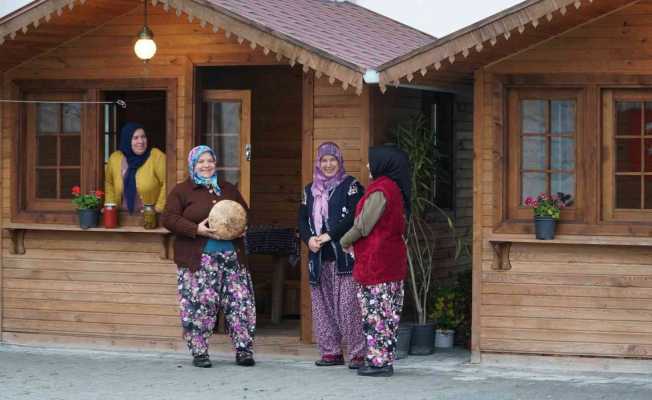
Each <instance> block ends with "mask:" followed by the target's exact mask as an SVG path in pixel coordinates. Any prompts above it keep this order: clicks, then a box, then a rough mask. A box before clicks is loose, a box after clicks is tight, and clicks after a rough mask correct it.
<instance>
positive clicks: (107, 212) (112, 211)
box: [102, 203, 118, 229]
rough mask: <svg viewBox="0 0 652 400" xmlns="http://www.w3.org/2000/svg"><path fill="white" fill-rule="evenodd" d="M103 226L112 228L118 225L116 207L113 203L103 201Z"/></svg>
mask: <svg viewBox="0 0 652 400" xmlns="http://www.w3.org/2000/svg"><path fill="white" fill-rule="evenodd" d="M102 213H103V220H104V228H106V229H113V228H117V227H118V207H117V206H116V204H114V203H104V209H103V210H102Z"/></svg>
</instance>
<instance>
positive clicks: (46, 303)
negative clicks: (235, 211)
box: [0, 7, 277, 347]
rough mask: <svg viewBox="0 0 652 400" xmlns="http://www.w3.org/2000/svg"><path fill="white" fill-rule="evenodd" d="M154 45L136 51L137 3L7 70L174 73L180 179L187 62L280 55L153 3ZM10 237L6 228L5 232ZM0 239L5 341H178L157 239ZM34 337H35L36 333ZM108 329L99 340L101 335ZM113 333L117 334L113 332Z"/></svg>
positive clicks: (99, 75) (5, 207)
mask: <svg viewBox="0 0 652 400" xmlns="http://www.w3.org/2000/svg"><path fill="white" fill-rule="evenodd" d="M151 11H152V12H151V15H150V26H151V28H152V30H153V31H154V33H155V35H156V36H155V37H156V41H157V44H158V53H157V55H156V56H155V57H154V58H153V59H152V60H151V61H150V62H149V63H148V64H147V65H145V64H143V63H141V62H139V61H138V60H137V59H136V57H135V56H134V54H133V41H134V35H135V34H136V33H137V32H138V30H139V29H140V28H141V27H142V11H140V10H135V11H134V12H133V13H130V14H128V15H125V16H122V17H120V18H117V19H114V20H111V21H108V22H107V23H106V24H105V25H103V26H101V27H99V28H98V29H96V30H93V31H91V32H90V33H88V34H86V35H83V36H82V37H80V38H79V39H77V40H74V41H71V42H68V43H65V44H64V45H62V46H61V47H59V48H57V49H55V50H53V51H51V52H49V53H46V54H44V55H42V56H40V57H38V58H36V59H33V60H31V61H30V62H28V63H25V64H23V65H21V66H20V67H17V68H15V69H12V70H10V71H9V72H8V73H7V74H6V79H7V80H14V79H70V78H71V77H74V78H77V79H125V78H137V79H148V78H175V79H177V84H178V87H177V93H178V97H177V99H176V107H177V108H176V115H177V121H176V133H177V143H176V148H177V157H176V159H177V168H176V172H177V180H179V181H180V180H182V179H183V178H184V177H185V174H186V161H185V160H186V154H187V151H188V148H189V146H190V145H191V143H189V142H188V140H187V138H189V137H190V135H191V132H192V125H193V117H192V115H193V113H192V108H193V91H194V89H193V63H208V62H210V63H222V64H228V65H239V64H241V65H245V64H250V65H252V64H263V65H264V64H269V65H271V64H276V63H277V62H276V61H275V59H273V58H272V57H268V56H264V55H263V54H262V52H261V51H252V50H251V49H250V48H249V47H247V46H241V45H239V44H237V43H236V42H235V38H234V37H232V38H231V39H227V38H226V37H225V36H224V35H223V34H221V33H219V34H214V33H212V31H209V30H208V29H203V28H201V27H200V26H199V24H198V23H197V21H195V22H194V23H189V22H188V19H187V18H186V17H185V16H184V15H182V16H181V17H177V16H176V15H175V13H174V12H170V13H166V12H165V11H163V10H162V8H161V7H156V8H154V9H152V10H151ZM15 110H16V109H15V108H14V107H12V108H10V109H9V112H6V113H5V115H4V116H3V117H4V118H3V120H2V121H3V125H2V138H3V139H2V148H1V150H2V167H3V179H2V193H3V194H4V195H5V196H4V197H2V204H1V209H2V220H4V221H6V220H8V219H9V217H10V208H9V202H8V201H6V200H7V197H6V195H7V194H8V193H9V192H10V190H11V187H12V185H11V181H10V180H11V179H15V175H14V174H13V173H12V171H11V169H10V167H9V165H10V160H11V157H12V152H11V148H12V146H13V139H14V138H15V137H14V136H13V135H12V134H11V133H12V132H15V131H16V130H15V128H16V127H15V120H16V114H15ZM5 238H6V236H5ZM7 242H8V241H7V240H3V242H2V264H3V269H2V270H1V271H2V273H3V276H2V300H1V301H2V302H1V303H0V304H2V313H3V322H2V323H3V325H4V329H3V336H2V339H3V340H6V341H9V342H29V341H33V340H36V341H39V342H73V343H82V342H86V343H99V342H101V341H102V340H103V342H102V343H105V344H109V345H111V344H114V343H116V341H120V343H121V344H125V345H127V346H136V347H141V346H149V345H151V343H154V342H156V341H163V342H165V341H166V340H167V341H170V342H172V341H174V342H176V341H178V338H179V333H180V328H179V320H178V312H177V304H176V289H175V282H176V279H175V268H174V264H173V263H172V262H170V261H162V260H160V258H159V251H158V238H157V237H155V236H152V235H138V234H118V233H74V232H63V233H62V232H42V231H39V232H34V231H30V232H28V233H27V235H26V238H25V247H26V254H25V255H11V254H9V250H8V243H7ZM35 337H36V339H34V338H35ZM101 338H104V339H101ZM118 339H119V340H118Z"/></svg>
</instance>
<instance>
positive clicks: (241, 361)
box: [235, 353, 256, 367]
mask: <svg viewBox="0 0 652 400" xmlns="http://www.w3.org/2000/svg"><path fill="white" fill-rule="evenodd" d="M235 363H236V364H238V365H239V366H241V367H253V366H254V365H256V361H255V360H254V356H253V355H251V354H249V353H238V354H236V355H235Z"/></svg>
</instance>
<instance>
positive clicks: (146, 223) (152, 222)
mask: <svg viewBox="0 0 652 400" xmlns="http://www.w3.org/2000/svg"><path fill="white" fill-rule="evenodd" d="M157 226H158V222H157V221H156V210H155V209H154V205H153V204H145V205H143V227H144V228H145V229H156V227H157Z"/></svg>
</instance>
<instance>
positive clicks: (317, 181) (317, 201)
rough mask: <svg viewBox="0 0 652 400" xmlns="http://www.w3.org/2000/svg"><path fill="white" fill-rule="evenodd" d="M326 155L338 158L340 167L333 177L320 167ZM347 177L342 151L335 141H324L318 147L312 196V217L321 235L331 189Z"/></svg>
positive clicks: (326, 216)
mask: <svg viewBox="0 0 652 400" xmlns="http://www.w3.org/2000/svg"><path fill="white" fill-rule="evenodd" d="M324 156H333V157H335V158H337V161H338V162H339V164H340V168H339V169H338V170H337V173H336V174H335V175H334V176H332V177H330V178H329V177H327V176H326V175H324V173H323V172H322V170H321V168H320V167H319V166H320V165H319V163H320V161H321V159H322V158H323V157H324ZM345 178H346V172H345V171H344V159H343V158H342V151H341V150H340V148H339V147H338V146H337V145H336V144H335V143H333V142H325V143H322V144H321V145H320V146H319V148H318V149H317V159H316V160H315V170H314V172H313V174H312V187H311V188H310V191H311V192H312V197H313V198H314V202H313V206H312V219H313V221H314V222H315V231H316V233H317V234H318V235H319V234H320V233H321V229H322V226H323V225H324V220H325V219H327V218H328V197H329V193H330V191H331V190H333V189H334V188H335V187H336V186H337V185H339V184H340V183H342V181H343V180H344V179H345Z"/></svg>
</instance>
